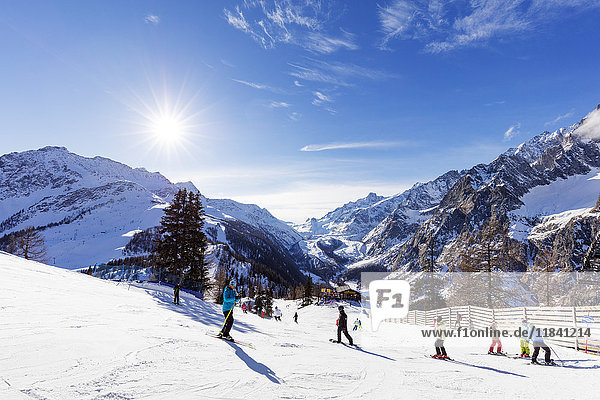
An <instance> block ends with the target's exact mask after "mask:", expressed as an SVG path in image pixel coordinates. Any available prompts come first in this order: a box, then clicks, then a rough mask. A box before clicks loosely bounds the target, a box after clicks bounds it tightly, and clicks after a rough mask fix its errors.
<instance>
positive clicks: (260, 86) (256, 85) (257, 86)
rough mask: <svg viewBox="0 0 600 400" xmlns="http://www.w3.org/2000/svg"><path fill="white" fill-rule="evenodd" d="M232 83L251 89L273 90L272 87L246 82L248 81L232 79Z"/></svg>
mask: <svg viewBox="0 0 600 400" xmlns="http://www.w3.org/2000/svg"><path fill="white" fill-rule="evenodd" d="M232 81H234V82H237V83H241V84H242V85H246V86H250V87H251V88H254V89H263V90H273V88H272V87H270V86H267V85H263V84H261V83H254V82H248V81H243V80H241V79H232Z"/></svg>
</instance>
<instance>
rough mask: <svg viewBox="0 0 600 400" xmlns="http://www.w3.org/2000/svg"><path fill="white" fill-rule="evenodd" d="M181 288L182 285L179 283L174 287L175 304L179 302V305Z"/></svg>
mask: <svg viewBox="0 0 600 400" xmlns="http://www.w3.org/2000/svg"><path fill="white" fill-rule="evenodd" d="M180 289H181V286H180V285H179V283H178V284H177V285H175V288H173V295H174V297H173V304H177V305H179V290H180Z"/></svg>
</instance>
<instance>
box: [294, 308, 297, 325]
mask: <svg viewBox="0 0 600 400" xmlns="http://www.w3.org/2000/svg"><path fill="white" fill-rule="evenodd" d="M294 322H295V323H298V311H296V312H295V313H294Z"/></svg>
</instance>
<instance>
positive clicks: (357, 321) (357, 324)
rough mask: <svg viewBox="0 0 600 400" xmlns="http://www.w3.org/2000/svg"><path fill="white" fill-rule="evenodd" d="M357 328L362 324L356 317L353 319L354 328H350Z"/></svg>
mask: <svg viewBox="0 0 600 400" xmlns="http://www.w3.org/2000/svg"><path fill="white" fill-rule="evenodd" d="M358 328H362V324H361V322H360V319H358V318H356V321H354V328H352V330H353V331H355V330H357V329H358Z"/></svg>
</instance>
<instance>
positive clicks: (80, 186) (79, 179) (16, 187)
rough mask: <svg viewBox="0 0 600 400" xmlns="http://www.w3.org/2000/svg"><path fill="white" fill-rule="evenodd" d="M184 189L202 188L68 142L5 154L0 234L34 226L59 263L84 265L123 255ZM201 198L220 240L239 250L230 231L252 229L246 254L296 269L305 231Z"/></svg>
mask: <svg viewBox="0 0 600 400" xmlns="http://www.w3.org/2000/svg"><path fill="white" fill-rule="evenodd" d="M180 188H186V189H187V190H193V191H197V190H198V189H196V187H195V186H194V185H193V184H192V183H191V182H184V183H178V184H174V183H171V182H170V181H169V180H168V179H167V178H165V177H164V176H163V175H161V174H160V173H158V172H154V173H151V172H148V171H146V170H145V169H143V168H135V169H134V168H131V167H129V166H127V165H125V164H122V163H119V162H116V161H113V160H110V159H107V158H103V157H94V158H86V157H82V156H79V155H77V154H74V153H71V152H69V151H68V150H67V149H66V148H64V147H44V148H42V149H39V150H31V151H25V152H21V153H10V154H6V155H4V156H1V157H0V235H6V234H8V233H11V232H15V231H18V230H21V229H24V228H25V227H28V226H34V227H36V228H39V229H41V230H42V231H43V236H44V238H45V242H46V246H47V248H48V256H49V258H50V259H49V261H50V262H51V263H53V264H55V265H58V266H62V267H66V268H80V267H83V266H86V265H90V264H94V263H98V262H104V261H108V260H109V259H111V258H119V257H122V256H123V250H124V248H125V246H126V245H127V243H128V242H129V241H130V240H131V239H132V238H133V237H134V236H135V235H136V234H137V233H140V232H142V231H144V230H146V229H148V228H152V227H154V226H156V225H158V224H159V221H160V218H161V216H162V214H163V209H164V208H165V207H167V206H168V205H169V200H170V198H171V197H172V196H173V195H174V194H175V193H176V192H177V191H178V190H179V189H180ZM202 201H203V204H204V206H205V211H206V214H207V221H206V222H207V223H206V229H207V233H208V234H209V237H210V238H211V239H213V241H214V242H220V243H224V244H228V245H231V246H230V247H231V248H233V249H234V250H235V245H233V244H232V243H230V242H231V241H232V240H231V238H233V237H236V236H240V235H241V234H240V232H241V231H243V232H245V233H247V234H249V233H251V236H252V237H251V238H248V239H246V240H245V247H244V253H245V254H244V256H248V255H249V254H250V253H251V248H252V246H253V245H255V246H259V247H261V248H263V249H267V250H268V252H270V253H273V254H277V256H274V255H272V258H274V259H277V260H278V262H280V264H279V265H278V266H277V268H285V269H286V270H290V271H292V272H291V274H292V275H294V276H297V275H298V273H297V268H296V270H295V271H294V267H295V263H294V262H292V261H291V259H292V258H293V257H292V256H291V254H290V253H289V249H290V247H292V246H293V245H294V244H295V243H296V242H298V241H299V240H300V239H301V237H300V235H298V233H296V232H295V231H294V230H293V229H292V228H291V227H289V226H288V225H287V224H285V223H284V222H282V221H279V220H278V219H276V218H275V217H273V216H272V215H271V214H270V213H269V212H268V211H267V210H265V209H262V208H260V207H258V206H256V205H253V204H241V203H237V202H235V201H232V200H227V199H208V198H204V197H203V198H202ZM267 250H265V251H267ZM265 251H263V253H264V252H265ZM128 255H132V254H128ZM248 259H252V257H248ZM281 259H284V260H286V261H285V262H282V261H281ZM267 265H268V263H267ZM274 267H275V266H274Z"/></svg>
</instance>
